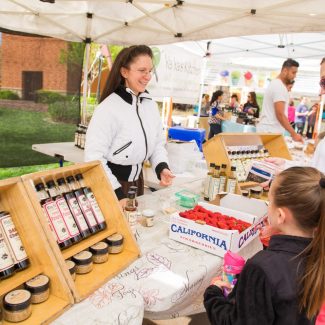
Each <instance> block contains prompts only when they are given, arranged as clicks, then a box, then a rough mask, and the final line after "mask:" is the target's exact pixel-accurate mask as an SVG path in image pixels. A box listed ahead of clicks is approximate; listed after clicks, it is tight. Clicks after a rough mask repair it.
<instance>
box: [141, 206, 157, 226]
mask: <svg viewBox="0 0 325 325" xmlns="http://www.w3.org/2000/svg"><path fill="white" fill-rule="evenodd" d="M142 216H143V218H144V226H145V227H152V226H153V220H154V217H155V213H154V211H153V210H151V209H146V210H143V211H142Z"/></svg>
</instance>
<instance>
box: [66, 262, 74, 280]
mask: <svg viewBox="0 0 325 325" xmlns="http://www.w3.org/2000/svg"><path fill="white" fill-rule="evenodd" d="M65 264H66V266H67V268H68V270H69V273H70V275H71V278H72V280H75V279H76V268H77V267H76V263H75V262H73V261H70V260H66V261H65Z"/></svg>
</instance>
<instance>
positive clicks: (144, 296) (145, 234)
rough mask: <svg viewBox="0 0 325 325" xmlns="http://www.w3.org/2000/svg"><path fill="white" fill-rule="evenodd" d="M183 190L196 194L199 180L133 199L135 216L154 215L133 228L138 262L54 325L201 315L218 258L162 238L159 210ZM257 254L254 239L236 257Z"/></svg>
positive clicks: (164, 221) (165, 221)
mask: <svg viewBox="0 0 325 325" xmlns="http://www.w3.org/2000/svg"><path fill="white" fill-rule="evenodd" d="M184 188H186V189H189V190H191V191H193V192H196V193H199V192H200V190H201V189H202V180H199V181H195V182H192V183H187V184H183V185H182V187H171V188H168V189H165V190H160V191H157V192H154V193H153V194H150V195H144V196H142V197H139V198H138V201H139V209H140V210H142V209H145V208H151V209H154V210H155V211H156V216H155V220H154V222H155V224H154V226H153V227H151V228H147V227H143V226H142V225H140V224H139V225H138V243H139V246H140V248H141V251H142V256H141V258H139V259H138V260H136V261H135V262H134V263H132V265H131V266H129V267H128V268H127V269H126V270H124V271H123V272H121V273H120V274H118V275H117V276H116V277H115V278H113V279H112V280H111V281H109V282H108V283H107V284H106V285H104V286H103V287H102V288H100V289H99V290H97V291H96V292H95V293H94V294H93V295H92V296H91V297H90V298H88V299H86V300H85V301H83V302H81V303H79V304H77V305H75V306H73V307H72V309H70V310H69V311H67V312H66V313H65V314H64V315H63V316H61V317H60V318H59V319H58V320H56V321H55V322H54V324H56V325H63V324H68V323H69V324H77V323H78V324H102V323H103V324H142V317H143V314H144V316H145V317H146V318H150V319H168V318H175V317H178V316H183V315H190V314H195V313H199V312H202V311H203V310H204V308H203V304H202V301H203V293H204V290H205V288H206V287H207V286H208V285H209V283H210V280H211V278H212V277H214V276H215V275H217V274H220V273H221V267H222V258H220V257H218V256H215V255H212V254H209V253H206V252H204V251H201V250H199V249H196V248H192V247H190V246H187V245H184V244H181V243H178V242H176V241H174V240H171V239H169V238H168V229H169V216H168V215H165V214H163V212H162V208H164V207H167V206H170V205H173V204H175V203H174V201H173V197H174V193H175V192H177V191H180V190H181V189H184ZM260 249H261V244H260V242H259V240H258V239H256V240H254V241H253V242H251V243H250V244H249V245H248V246H247V247H246V248H244V249H243V250H242V251H241V254H242V255H243V256H244V257H246V258H247V257H250V256H252V255H254V254H255V253H256V252H257V251H258V250H260Z"/></svg>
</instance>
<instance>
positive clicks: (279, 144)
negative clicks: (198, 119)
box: [203, 133, 292, 194]
mask: <svg viewBox="0 0 325 325" xmlns="http://www.w3.org/2000/svg"><path fill="white" fill-rule="evenodd" d="M259 144H262V145H263V146H264V147H265V148H266V149H267V150H268V151H269V153H270V156H272V157H281V158H285V159H289V160H291V159H292V157H291V154H290V152H289V149H288V147H287V144H286V142H285V140H284V138H283V136H282V135H281V134H271V133H219V134H218V135H216V136H214V137H213V138H211V139H210V140H208V141H207V142H205V143H204V144H203V153H204V156H205V159H206V162H207V165H208V166H209V165H210V163H216V164H217V165H221V164H227V171H226V173H227V176H229V175H230V167H231V160H230V158H229V156H228V152H227V146H245V145H247V146H248V145H259ZM252 186H256V183H254V182H243V183H238V182H237V185H236V193H237V194H240V193H241V189H244V188H248V187H252Z"/></svg>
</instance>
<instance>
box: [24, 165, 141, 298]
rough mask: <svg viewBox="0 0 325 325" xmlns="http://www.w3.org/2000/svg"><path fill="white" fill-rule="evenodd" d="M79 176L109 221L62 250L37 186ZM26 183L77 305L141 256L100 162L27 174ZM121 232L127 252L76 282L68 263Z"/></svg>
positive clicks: (78, 277) (98, 265) (110, 257)
mask: <svg viewBox="0 0 325 325" xmlns="http://www.w3.org/2000/svg"><path fill="white" fill-rule="evenodd" d="M78 173H81V174H82V175H83V178H84V181H85V184H86V185H87V186H88V187H90V188H91V189H92V191H93V193H94V195H95V197H96V200H97V202H98V205H99V207H100V209H101V211H102V213H103V215H104V217H105V219H106V223H107V228H106V229H104V230H102V231H100V232H98V233H96V234H94V235H92V236H90V237H88V238H86V239H84V240H82V241H80V242H78V243H76V244H74V245H73V246H71V247H69V248H67V249H65V250H62V251H61V250H60V249H59V247H58V245H57V243H56V241H55V240H54V238H53V236H52V234H51V233H50V229H49V227H48V224H47V222H46V220H45V217H44V214H43V210H42V207H41V205H40V203H39V201H38V198H37V194H36V191H35V187H34V184H37V183H38V182H40V181H43V182H46V181H48V180H50V179H54V180H56V179H58V178H60V177H67V176H69V175H76V174H78ZM23 182H24V185H25V188H26V191H27V193H28V196H29V198H30V200H31V202H32V204H33V207H34V209H35V211H36V215H37V217H38V219H39V221H40V224H41V225H42V227H43V229H44V232H45V234H46V235H47V238H48V241H49V243H50V245H51V247H52V250H53V252H54V254H55V256H56V258H57V261H58V263H59V265H60V267H61V269H62V273H63V274H64V276H65V278H66V280H67V282H68V284H69V287H70V288H71V291H72V294H73V296H74V298H75V301H76V302H79V301H81V300H83V299H84V298H86V297H88V296H89V295H90V294H92V293H93V292H94V291H95V290H96V289H98V288H99V287H100V286H101V285H103V284H104V283H106V282H107V281H108V280H109V279H111V278H112V277H114V276H115V275H116V274H118V273H120V272H121V271H122V270H123V269H125V268H126V267H127V266H129V265H130V264H131V263H132V262H133V261H134V260H136V259H137V258H138V257H139V255H140V249H139V247H138V245H137V243H136V240H135V239H134V237H133V235H132V233H131V230H130V227H129V224H128V222H127V221H126V219H125V217H124V214H123V211H122V209H121V208H120V205H119V202H118V200H117V198H116V195H115V192H114V190H113V189H112V187H111V185H110V183H109V180H108V178H107V176H106V173H105V171H104V168H103V167H102V165H101V163H100V162H99V161H95V162H91V163H81V164H75V165H73V166H67V167H62V168H57V169H54V170H50V171H49V170H47V171H41V172H37V173H33V174H29V175H25V176H23ZM117 232H118V233H120V234H122V235H123V237H124V249H123V251H122V252H121V253H119V254H110V255H109V258H108V261H107V262H106V263H103V264H94V268H93V270H92V271H91V272H90V273H87V274H83V275H77V276H76V280H75V281H73V279H72V278H71V276H70V273H69V271H68V269H67V267H66V263H65V260H67V259H69V258H70V257H71V256H73V255H75V254H76V253H78V252H80V251H82V250H85V249H87V248H88V247H90V246H92V245H94V244H95V243H97V242H99V241H102V240H104V239H105V238H106V237H108V236H110V235H112V234H114V233H117Z"/></svg>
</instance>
